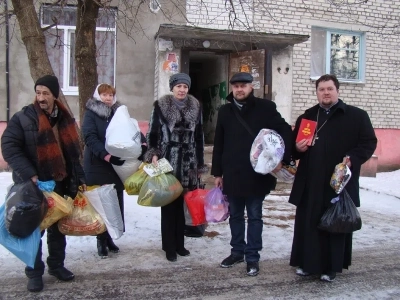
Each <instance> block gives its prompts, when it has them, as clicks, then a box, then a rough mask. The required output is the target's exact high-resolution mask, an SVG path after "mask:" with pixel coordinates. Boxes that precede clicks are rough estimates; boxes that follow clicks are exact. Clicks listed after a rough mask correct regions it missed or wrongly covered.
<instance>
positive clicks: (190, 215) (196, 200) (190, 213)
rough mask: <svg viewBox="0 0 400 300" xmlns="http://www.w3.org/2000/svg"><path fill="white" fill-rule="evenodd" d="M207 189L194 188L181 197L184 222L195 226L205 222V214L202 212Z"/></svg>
mask: <svg viewBox="0 0 400 300" xmlns="http://www.w3.org/2000/svg"><path fill="white" fill-rule="evenodd" d="M208 192H209V191H208V190H203V189H195V190H194V191H190V192H188V193H186V194H185V196H184V197H183V199H184V200H185V202H184V212H185V224H186V225H190V226H197V225H201V224H204V223H206V222H207V221H206V215H205V212H204V202H205V198H206V195H207V193H208Z"/></svg>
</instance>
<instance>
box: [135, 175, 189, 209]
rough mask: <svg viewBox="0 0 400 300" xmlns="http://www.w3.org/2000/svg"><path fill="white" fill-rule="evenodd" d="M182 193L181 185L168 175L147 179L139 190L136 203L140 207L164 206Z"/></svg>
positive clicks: (172, 176)
mask: <svg viewBox="0 0 400 300" xmlns="http://www.w3.org/2000/svg"><path fill="white" fill-rule="evenodd" d="M182 191H183V188H182V185H181V183H180V182H179V181H178V179H176V178H175V176H174V175H172V174H170V173H168V174H161V175H159V176H156V177H148V178H147V179H146V180H145V182H144V183H143V185H142V188H141V189H140V193H139V197H138V200H137V203H138V204H139V205H142V206H153V207H160V206H164V205H167V204H169V203H171V202H172V201H174V200H175V199H176V198H178V197H179V196H180V195H181V194H182Z"/></svg>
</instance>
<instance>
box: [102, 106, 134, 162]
mask: <svg viewBox="0 0 400 300" xmlns="http://www.w3.org/2000/svg"><path fill="white" fill-rule="evenodd" d="M105 148H106V150H107V152H108V153H110V154H111V155H114V156H118V157H120V158H135V159H137V158H138V157H139V156H140V154H141V153H142V143H141V132H140V128H139V124H138V122H137V121H136V120H135V119H133V118H131V117H130V116H129V112H128V108H127V107H126V105H121V106H120V107H118V108H117V110H116V111H115V114H114V116H113V118H112V119H111V121H110V124H109V125H108V127H107V130H106V144H105Z"/></svg>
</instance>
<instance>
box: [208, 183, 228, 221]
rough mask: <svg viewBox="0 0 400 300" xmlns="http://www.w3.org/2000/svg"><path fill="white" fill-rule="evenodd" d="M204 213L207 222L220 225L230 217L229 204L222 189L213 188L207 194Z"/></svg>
mask: <svg viewBox="0 0 400 300" xmlns="http://www.w3.org/2000/svg"><path fill="white" fill-rule="evenodd" d="M204 212H205V215H206V220H207V222H213V223H218V222H222V221H225V220H226V219H227V218H228V217H229V203H228V201H226V196H225V195H223V194H222V191H221V189H220V188H218V187H216V188H213V189H211V190H210V191H209V192H208V193H207V195H206V198H205V202H204Z"/></svg>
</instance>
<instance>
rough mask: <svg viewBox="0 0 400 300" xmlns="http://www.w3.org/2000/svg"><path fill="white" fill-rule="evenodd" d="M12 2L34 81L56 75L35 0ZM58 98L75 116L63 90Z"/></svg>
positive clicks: (16, 0)
mask: <svg viewBox="0 0 400 300" xmlns="http://www.w3.org/2000/svg"><path fill="white" fill-rule="evenodd" d="M11 2H12V4H13V7H14V13H15V15H16V17H17V20H18V23H19V28H20V30H21V38H22V41H23V42H24V45H25V47H26V52H27V54H28V61H29V69H30V73H31V76H32V79H33V81H34V82H36V80H37V79H38V78H40V77H42V76H44V75H54V71H53V68H52V67H51V64H50V60H49V57H48V55H47V52H46V38H45V36H44V34H43V30H42V28H41V27H40V22H39V19H38V13H37V12H36V10H35V6H34V4H33V0H31V1H26V0H11ZM32 86H33V85H32ZM58 98H59V100H60V101H61V102H62V103H63V104H64V105H65V107H66V108H67V109H68V111H69V113H70V114H71V116H73V114H72V111H71V109H70V107H69V105H68V103H67V101H66V100H65V97H64V94H63V93H62V91H61V90H60V96H59V97H58Z"/></svg>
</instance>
